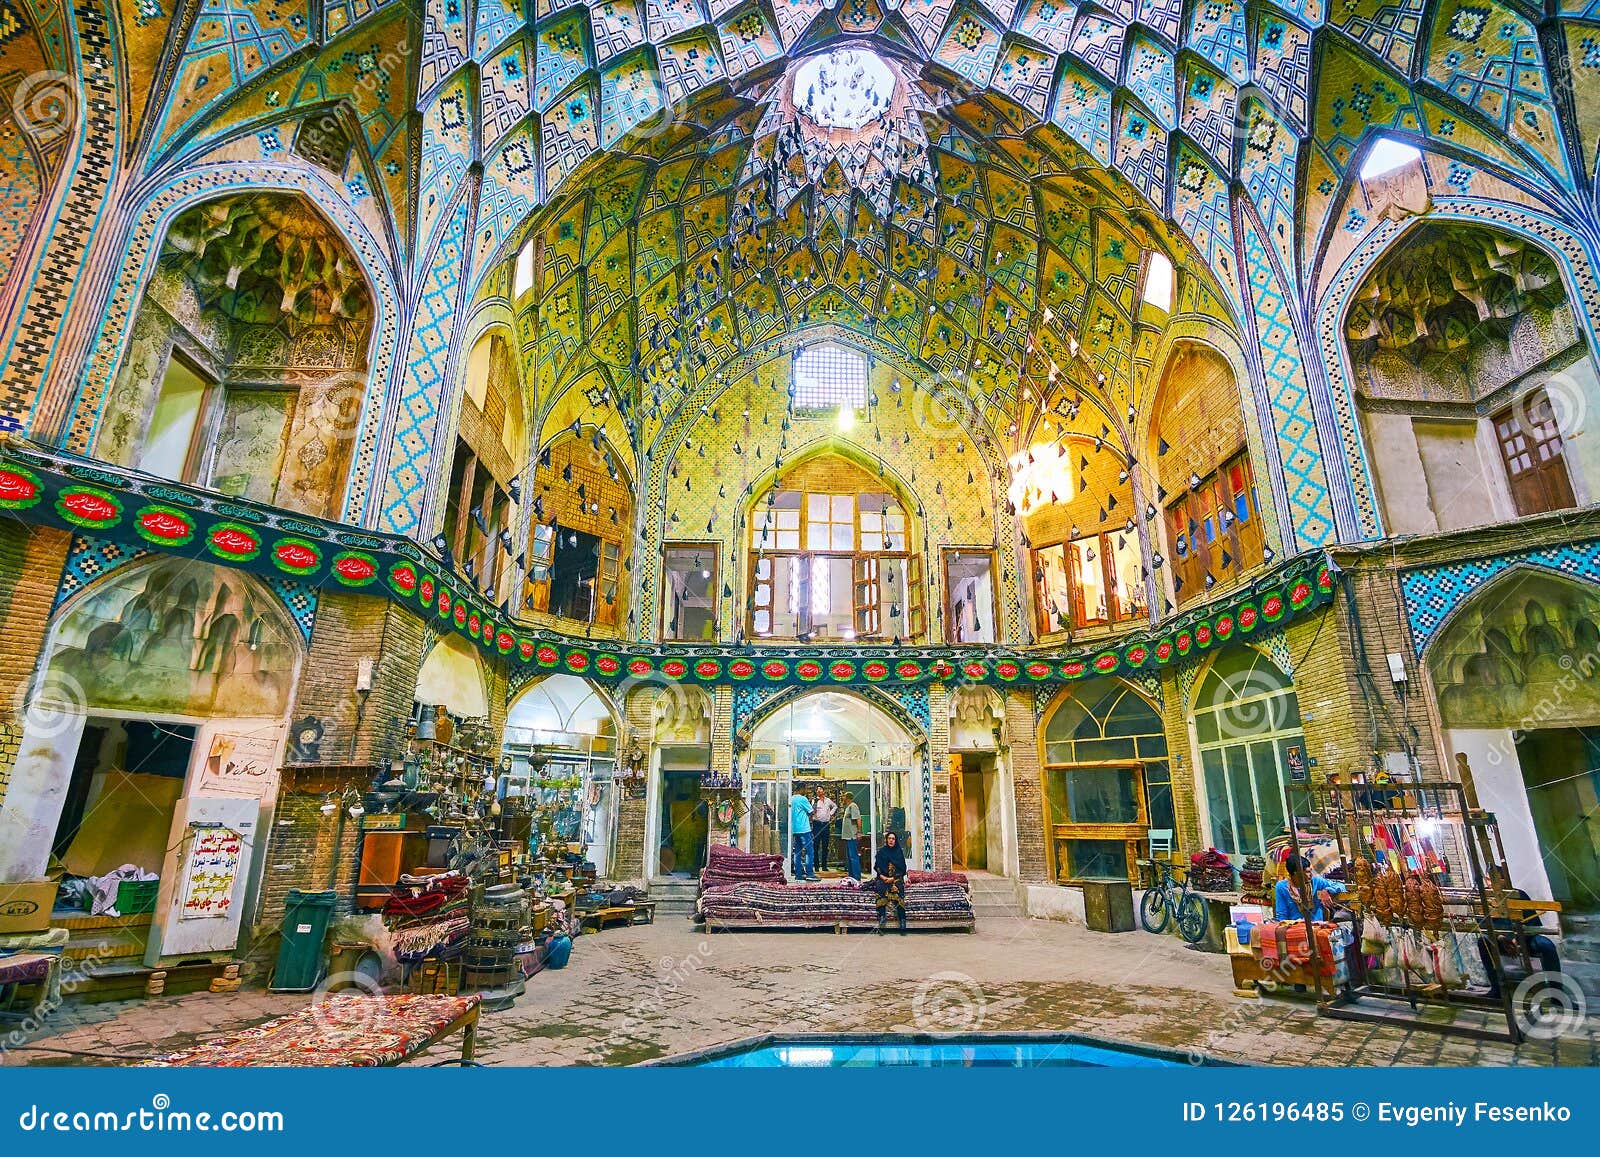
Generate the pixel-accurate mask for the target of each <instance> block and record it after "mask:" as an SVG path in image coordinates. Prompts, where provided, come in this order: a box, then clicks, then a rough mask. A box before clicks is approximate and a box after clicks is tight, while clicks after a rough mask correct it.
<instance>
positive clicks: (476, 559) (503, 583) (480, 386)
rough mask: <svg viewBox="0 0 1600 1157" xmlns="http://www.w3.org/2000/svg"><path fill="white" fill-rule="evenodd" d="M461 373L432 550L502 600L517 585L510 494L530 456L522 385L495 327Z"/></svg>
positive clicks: (479, 342)
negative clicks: (441, 512)
mask: <svg viewBox="0 0 1600 1157" xmlns="http://www.w3.org/2000/svg"><path fill="white" fill-rule="evenodd" d="M465 373H466V378H465V382H464V388H463V389H462V391H461V407H460V413H459V414H458V416H457V422H456V440H455V449H454V452H453V453H452V455H451V458H450V473H449V475H448V477H446V478H445V479H444V481H443V487H444V492H443V494H442V495H441V498H442V501H441V503H440V505H441V506H442V507H443V509H444V526H443V529H442V531H441V532H440V538H439V539H438V540H436V545H439V546H442V547H444V548H445V549H446V550H448V551H450V553H451V556H452V557H453V558H454V559H455V560H456V561H458V562H459V563H461V565H462V567H463V568H464V569H466V570H467V571H468V572H469V573H470V574H471V575H472V577H473V578H474V580H475V581H476V582H477V584H478V587H479V589H480V590H483V591H486V592H487V591H494V592H496V600H497V601H504V600H505V599H507V598H509V597H510V596H511V595H512V588H513V587H514V586H515V583H516V561H515V560H516V551H515V550H513V549H510V547H512V546H514V545H515V541H516V540H515V537H514V536H515V534H516V531H517V526H518V518H517V510H518V508H517V504H516V502H515V501H514V500H513V497H512V496H513V494H515V493H516V492H517V491H518V489H519V484H518V482H517V478H518V476H519V475H520V474H521V472H522V469H523V467H524V465H525V464H526V462H527V458H528V426H527V419H526V417H525V413H526V411H525V406H524V402H523V396H522V386H521V384H520V381H519V380H518V377H517V368H516V362H515V360H514V358H513V357H512V353H511V347H510V345H509V344H508V342H507V340H506V335H505V334H504V333H502V332H501V331H500V330H498V329H495V330H491V331H489V332H487V333H484V334H482V335H481V336H480V337H479V338H478V340H477V341H476V342H475V343H474V344H473V347H472V349H471V351H470V352H469V353H468V355H467V360H466V371H465Z"/></svg>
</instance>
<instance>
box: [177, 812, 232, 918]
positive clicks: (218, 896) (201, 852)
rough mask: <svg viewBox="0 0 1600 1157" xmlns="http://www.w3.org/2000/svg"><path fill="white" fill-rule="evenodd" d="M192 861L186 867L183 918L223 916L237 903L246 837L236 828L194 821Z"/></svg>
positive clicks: (190, 849) (191, 832) (180, 916)
mask: <svg viewBox="0 0 1600 1157" xmlns="http://www.w3.org/2000/svg"><path fill="white" fill-rule="evenodd" d="M189 833H190V836H191V838H192V842H191V844H190V847H189V863H188V866H187V868H185V870H184V874H183V875H184V881H183V902H182V903H181V904H180V905H179V908H178V919H180V920H209V919H222V918H225V917H226V916H227V915H228V909H229V908H230V906H231V905H232V904H233V885H234V882H235V881H236V880H237V879H238V878H239V863H240V860H241V859H242V856H243V852H244V837H243V836H241V835H240V834H239V833H238V832H237V831H235V830H234V829H233V828H225V827H203V826H200V825H198V824H196V825H191V827H190V828H189Z"/></svg>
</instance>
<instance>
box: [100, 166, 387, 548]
mask: <svg viewBox="0 0 1600 1157" xmlns="http://www.w3.org/2000/svg"><path fill="white" fill-rule="evenodd" d="M372 329H373V302H372V298H371V289H370V287H369V285H368V283H367V280H366V277H365V275H364V273H363V271H362V267H361V265H360V263H359V261H358V260H357V259H356V257H355V256H354V255H353V254H352V253H351V251H350V249H349V246H348V244H347V243H346V242H345V239H344V238H343V236H342V235H341V234H340V233H339V232H338V230H337V229H335V228H334V227H333V226H332V225H331V224H329V223H328V221H327V220H326V219H325V218H324V217H323V216H322V214H321V213H320V212H319V211H318V210H317V209H316V208H315V207H314V206H313V205H312V203H311V201H310V200H308V199H307V198H305V197H303V196H300V195H299V194H294V193H282V192H260V191H256V192H251V193H249V194H231V195H227V196H222V197H218V198H215V199H213V200H209V201H205V202H202V203H200V204H198V205H195V206H192V207H190V208H188V209H186V210H184V211H183V212H182V213H181V214H179V215H178V216H177V217H176V218H174V220H173V222H172V224H171V226H170V227H169V228H168V230H167V232H166V236H165V240H164V242H163V244H162V246H161V250H160V254H159V257H158V259H157V261H156V266H155V270H154V272H153V274H152V276H151V278H150V280H149V282H148V283H147V285H146V286H145V289H144V292H143V295H142V297H141V299H140V301H139V304H138V307H137V309H136V311H135V313H134V316H133V319H132V322H131V323H130V327H129V334H128V338H127V341H128V345H127V351H126V354H125V356H124V357H123V359H122V363H121V367H120V370H119V372H118V375H117V378H116V381H115V383H114V384H113V386H112V388H111V390H110V392H109V394H108V396H107V399H106V403H105V406H104V411H103V413H104V418H103V419H102V421H101V424H100V427H99V432H98V435H97V437H96V441H95V447H94V453H95V456H96V457H98V458H101V459H102V460H104V461H107V462H113V463H116V464H118V465H122V466H131V467H133V468H135V469H138V470H142V471H144V472H146V473H149V474H154V475H157V476H159V477H163V478H169V479H172V480H174V481H179V482H188V483H192V484H195V485H199V486H207V487H210V488H212V489H215V490H219V491H221V492H223V493H225V494H230V495H235V496H237V497H241V498H249V499H253V500H256V501H259V502H266V503H271V504H273V505H276V506H281V507H284V508H287V509H289V510H295V511H299V512H301V513H305V514H311V515H315V516H318V517H337V516H338V514H339V513H340V503H341V500H342V498H343V495H344V490H345V485H346V482H347V479H348V474H349V468H350V460H351V459H350V456H351V450H352V447H353V445H354V443H355V441H356V438H357V434H358V428H359V425H360V421H361V413H362V406H363V402H364V400H365V398H366V393H367V388H366V387H367V373H368V369H369V367H368V363H367V359H368V356H369V347H370V345H371V340H372Z"/></svg>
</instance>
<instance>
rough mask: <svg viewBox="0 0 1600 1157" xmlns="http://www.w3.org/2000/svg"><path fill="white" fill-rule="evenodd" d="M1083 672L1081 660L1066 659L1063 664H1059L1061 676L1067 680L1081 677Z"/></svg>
mask: <svg viewBox="0 0 1600 1157" xmlns="http://www.w3.org/2000/svg"><path fill="white" fill-rule="evenodd" d="M1085 670H1086V668H1085V667H1084V665H1083V660H1081V659H1068V660H1067V661H1066V662H1065V663H1063V664H1061V674H1062V676H1063V677H1064V678H1067V679H1076V678H1077V677H1078V676H1079V675H1082V674H1083V673H1084V671H1085Z"/></svg>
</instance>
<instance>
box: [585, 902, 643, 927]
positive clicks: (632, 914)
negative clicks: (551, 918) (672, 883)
mask: <svg viewBox="0 0 1600 1157" xmlns="http://www.w3.org/2000/svg"><path fill="white" fill-rule="evenodd" d="M640 917H643V919H640ZM655 922H656V906H655V901H653V900H643V901H640V902H639V903H637V904H619V905H617V906H616V907H612V908H591V909H590V910H589V911H587V912H579V914H578V932H579V934H580V935H581V934H582V933H584V932H599V931H601V930H602V929H603V928H605V927H607V926H608V925H611V924H623V925H633V924H654V923H655Z"/></svg>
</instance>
